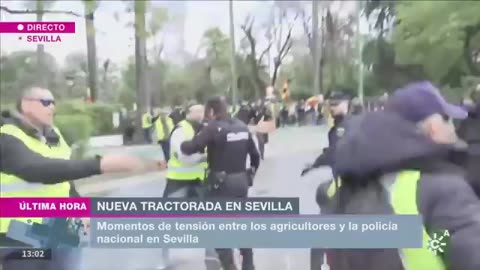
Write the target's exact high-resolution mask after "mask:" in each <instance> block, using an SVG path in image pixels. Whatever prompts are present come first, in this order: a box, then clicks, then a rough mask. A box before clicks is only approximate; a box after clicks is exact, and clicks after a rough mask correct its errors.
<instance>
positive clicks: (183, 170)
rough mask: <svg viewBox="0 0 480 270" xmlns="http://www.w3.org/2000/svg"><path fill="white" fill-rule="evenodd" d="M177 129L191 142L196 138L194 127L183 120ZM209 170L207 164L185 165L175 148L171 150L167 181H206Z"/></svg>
mask: <svg viewBox="0 0 480 270" xmlns="http://www.w3.org/2000/svg"><path fill="white" fill-rule="evenodd" d="M177 128H182V129H183V132H184V133H185V140H191V139H192V138H193V137H194V136H195V130H194V129H193V127H192V125H191V124H190V123H189V122H188V121H186V120H183V121H181V122H180V123H178V125H177ZM207 168H208V164H207V162H202V163H200V164H197V165H193V166H192V165H187V164H183V163H182V162H181V161H180V160H179V159H178V153H177V152H176V150H175V149H173V147H171V149H170V159H169V160H168V169H167V179H169V180H179V181H182V180H201V181H203V180H204V179H205V172H206V169H207Z"/></svg>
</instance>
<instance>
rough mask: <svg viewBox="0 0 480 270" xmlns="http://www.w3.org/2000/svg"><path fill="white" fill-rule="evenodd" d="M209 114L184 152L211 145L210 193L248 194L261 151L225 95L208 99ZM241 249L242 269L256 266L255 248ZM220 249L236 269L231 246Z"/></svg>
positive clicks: (224, 262)
mask: <svg viewBox="0 0 480 270" xmlns="http://www.w3.org/2000/svg"><path fill="white" fill-rule="evenodd" d="M205 115H206V117H207V118H209V119H210V122H209V123H208V126H206V127H205V128H204V129H202V131H200V133H198V134H197V135H196V136H195V137H193V139H192V140H191V141H186V142H184V143H182V145H181V150H182V152H183V153H184V154H187V155H190V154H194V153H198V152H201V151H203V150H204V149H205V147H207V160H208V173H207V185H208V195H209V196H212V197H227V198H243V197H247V195H248V188H249V186H251V185H252V181H253V174H254V173H255V171H256V170H257V169H258V166H259V164H260V157H259V153H258V151H257V148H256V146H255V143H254V141H253V139H252V136H251V134H250V132H249V130H248V127H247V125H245V124H244V123H243V122H242V121H240V120H238V119H236V118H231V117H230V116H229V114H228V113H227V105H226V103H225V101H224V100H223V99H222V98H221V97H214V98H212V99H210V100H208V101H207V104H206V106H205ZM247 155H248V156H249V157H250V163H251V168H252V171H251V172H249V171H248V170H247V169H246V159H247ZM240 252H241V254H242V257H243V259H242V270H253V269H254V265H253V251H252V249H240ZM217 253H218V255H219V259H220V262H221V264H222V267H223V269H224V270H236V266H235V262H234V258H233V251H232V250H231V249H217Z"/></svg>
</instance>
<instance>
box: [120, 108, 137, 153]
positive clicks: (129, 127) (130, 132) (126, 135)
mask: <svg viewBox="0 0 480 270" xmlns="http://www.w3.org/2000/svg"><path fill="white" fill-rule="evenodd" d="M121 129H122V134H123V145H129V144H132V143H133V136H134V134H135V115H134V114H133V115H132V113H131V112H129V113H127V115H126V116H125V118H124V119H122V122H121Z"/></svg>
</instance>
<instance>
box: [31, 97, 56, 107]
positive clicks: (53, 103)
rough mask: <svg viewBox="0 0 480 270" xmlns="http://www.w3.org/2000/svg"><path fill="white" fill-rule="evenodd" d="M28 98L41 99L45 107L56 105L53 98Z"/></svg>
mask: <svg viewBox="0 0 480 270" xmlns="http://www.w3.org/2000/svg"><path fill="white" fill-rule="evenodd" d="M26 99H27V100H34V101H39V102H40V103H42V105H43V106H44V107H48V106H50V105H55V100H53V99H43V98H26Z"/></svg>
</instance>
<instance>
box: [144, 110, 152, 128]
mask: <svg viewBox="0 0 480 270" xmlns="http://www.w3.org/2000/svg"><path fill="white" fill-rule="evenodd" d="M150 127H152V115H151V114H150V113H144V114H142V128H150Z"/></svg>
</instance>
